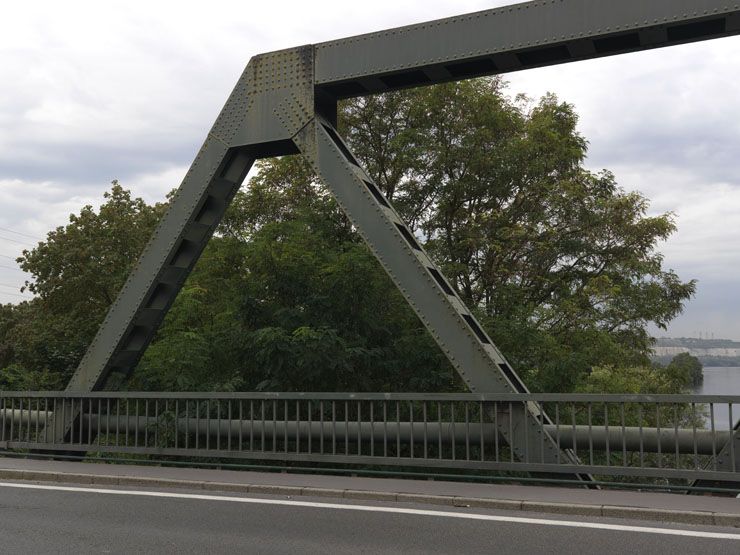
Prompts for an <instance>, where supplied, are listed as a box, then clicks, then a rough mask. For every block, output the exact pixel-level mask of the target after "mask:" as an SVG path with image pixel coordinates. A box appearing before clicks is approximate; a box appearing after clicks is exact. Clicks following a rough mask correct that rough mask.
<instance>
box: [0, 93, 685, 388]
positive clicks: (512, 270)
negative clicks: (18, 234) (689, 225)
mask: <svg viewBox="0 0 740 555" xmlns="http://www.w3.org/2000/svg"><path fill="white" fill-rule="evenodd" d="M340 123H341V127H340V129H341V131H342V133H343V134H344V135H345V136H346V137H347V140H348V142H349V143H350V145H351V147H352V149H353V150H354V152H355V153H356V154H357V156H358V158H359V159H360V160H361V161H362V162H363V163H364V164H365V166H366V167H367V168H368V171H369V172H370V174H371V175H372V176H373V178H374V179H375V180H376V182H377V183H378V185H379V186H380V187H381V189H382V190H383V192H384V193H385V194H386V195H387V197H388V198H389V199H390V200H391V202H393V204H394V206H395V207H396V208H397V209H398V210H399V212H400V213H401V215H402V216H403V217H404V218H405V219H406V221H407V222H408V223H409V225H410V227H411V229H412V230H413V231H414V233H415V234H416V236H417V238H418V239H419V240H420V242H421V243H423V244H424V246H425V248H426V249H427V250H428V252H429V253H430V255H431V256H432V258H434V259H435V260H436V261H437V262H438V263H439V264H440V266H441V267H442V269H443V271H444V273H445V274H446V276H447V277H448V278H449V279H450V281H451V283H452V285H453V287H454V288H455V289H456V290H457V291H458V292H459V293H460V295H461V297H462V298H463V299H464V300H465V302H466V303H467V304H468V306H470V307H471V309H472V310H474V311H476V313H477V314H478V316H479V317H480V318H481V321H482V323H483V325H484V326H485V327H486V329H487V331H488V332H489V333H490V335H491V337H492V338H493V340H494V341H495V342H496V343H497V345H498V346H499V347H500V348H501V350H502V351H503V352H504V353H505V354H506V356H507V357H508V358H509V359H510V361H511V362H512V363H513V365H514V366H515V368H516V369H517V371H518V372H519V373H520V374H521V375H522V377H523V378H524V380H525V382H526V383H527V384H528V385H529V386H530V388H532V389H534V390H546V391H573V390H576V389H578V388H584V387H589V385H588V384H592V385H593V383H595V382H594V379H595V378H594V377H592V374H593V369H594V368H648V367H649V361H648V355H649V350H650V346H651V340H650V337H649V334H648V332H647V327H648V325H649V324H651V323H652V324H654V325H657V326H658V327H662V328H665V326H666V325H667V324H668V323H669V322H670V321H671V320H672V319H673V318H674V317H675V316H676V315H678V314H679V313H680V312H681V310H682V307H683V304H684V303H685V302H686V301H687V300H688V299H689V298H690V297H691V296H692V294H693V292H694V290H695V283H694V282H693V281H689V282H684V281H682V280H681V279H680V278H679V277H678V276H677V275H676V274H675V273H674V272H673V271H671V270H668V269H665V268H664V267H663V259H662V256H661V254H660V252H659V250H658V246H659V244H660V242H661V241H663V240H665V239H666V238H668V237H669V236H670V235H671V234H672V233H673V232H674V231H675V229H676V227H675V222H674V217H673V215H672V214H661V215H648V208H649V203H648V200H647V199H646V198H645V197H643V196H642V195H641V194H639V193H637V192H627V191H625V190H624V189H622V188H621V187H620V186H619V185H618V184H617V182H616V179H615V176H614V175H612V174H611V173H609V172H608V171H602V172H599V173H593V172H591V171H588V170H587V169H586V168H585V160H586V155H587V146H588V145H587V141H586V140H585V138H584V137H582V136H581V135H580V134H579V132H578V130H577V123H578V117H577V115H576V112H575V109H574V108H573V106H571V105H569V104H567V103H563V102H561V101H559V100H558V99H557V98H556V97H554V96H552V95H548V96H546V97H544V98H542V99H540V100H539V101H537V102H533V101H531V100H530V99H527V98H525V97H523V96H518V97H514V98H512V97H510V96H509V95H508V94H507V92H506V87H505V83H504V82H503V81H501V80H500V79H479V80H472V81H467V82H462V83H456V84H449V85H439V86H434V87H428V88H424V89H418V90H412V91H405V92H398V93H389V94H385V95H379V96H372V97H367V98H363V99H357V100H352V101H349V102H347V103H345V104H344V105H343V106H342V108H341V113H340ZM164 208H165V204H160V205H156V206H148V205H147V204H146V203H145V202H143V201H142V200H141V199H134V198H132V197H131V195H130V194H129V193H128V192H127V191H125V190H124V189H123V188H122V187H121V186H120V185H118V184H117V183H114V186H113V188H112V189H111V191H110V192H109V193H107V194H106V199H105V203H104V204H103V205H102V207H101V208H100V209H99V210H98V211H95V210H94V209H93V208H91V207H85V208H84V209H83V210H82V212H81V213H80V214H79V215H76V216H72V217H71V218H70V223H69V224H68V225H67V226H66V227H64V228H58V229H56V230H54V231H52V232H50V233H49V235H48V237H47V240H46V241H45V242H43V243H40V244H39V246H38V247H37V248H35V249H33V250H30V251H27V252H24V254H23V257H22V258H21V259H20V263H21V265H22V268H23V269H24V270H26V271H27V272H29V273H30V274H31V278H30V279H29V281H28V285H27V287H28V288H29V290H31V291H32V292H34V293H36V295H37V297H36V298H35V299H34V300H32V301H30V302H26V303H22V304H20V305H16V306H5V307H2V309H0V387H9V386H11V385H14V386H15V385H17V384H18V383H19V380H21V382H22V380H24V379H26V380H35V381H29V383H32V384H33V385H34V386H36V387H42V386H48V387H55V386H56V387H58V386H59V385H63V383H65V381H66V379H67V378H68V377H69V375H70V374H71V372H72V371H73V369H74V367H75V366H76V364H77V362H78V361H79V359H80V358H81V356H82V354H83V353H84V349H85V347H86V345H87V344H88V343H89V341H90V340H91V339H92V336H93V335H94V333H95V330H96V327H97V325H98V324H99V322H100V321H101V320H102V318H103V316H104V314H105V311H106V308H107V307H108V305H109V304H110V303H111V302H112V300H113V298H114V297H115V294H116V292H117V291H118V289H119V288H120V287H121V285H122V283H123V281H124V279H125V276H126V274H127V272H128V271H129V269H130V267H131V266H132V265H133V263H134V262H135V260H136V258H137V256H138V253H140V252H141V250H142V248H143V246H144V244H145V243H146V241H147V240H148V237H149V234H150V233H151V231H152V229H153V228H154V226H155V225H156V222H157V220H158V218H159V217H160V216H161V214H162V213H163V210H164ZM633 374H634V372H633ZM685 386H686V384H684V385H682V386H681V387H685ZM128 387H131V388H137V389H139V388H141V389H165V390H166V389H178V390H181V389H185V390H195V389H200V390H204V389H236V390H239V389H243V390H251V389H263V390H306V391H310V390H314V391H318V390H325V391H331V390H335V391H338V390H358V391H362V390H365V391H368V390H380V391H386V390H400V391H403V390H406V391H410V390H416V391H425V390H437V391H444V390H456V389H460V388H461V387H462V385H461V382H460V381H459V380H458V378H457V377H456V375H455V373H454V371H453V370H452V367H451V365H450V364H449V363H448V361H447V360H446V359H445V357H444V356H443V354H442V352H441V351H440V350H439V348H438V347H437V346H436V345H435V344H434V342H433V340H432V338H431V336H430V335H429V333H428V332H427V331H426V330H425V329H424V327H423V325H422V324H421V322H420V321H419V319H418V318H417V317H416V316H415V314H414V313H413V312H412V310H411V309H410V307H409V306H408V305H407V304H406V302H405V301H404V299H403V298H402V297H401V295H400V293H399V292H398V291H397V290H396V288H395V287H394V285H393V284H392V282H391V281H390V279H389V277H388V276H387V275H386V274H385V272H384V271H383V269H382V268H381V266H380V265H379V263H378V262H377V261H376V260H375V259H374V257H373V256H372V254H371V253H370V252H369V250H368V249H367V248H366V247H365V245H364V244H363V243H362V240H361V239H360V237H359V235H358V234H357V233H356V232H355V230H354V229H353V227H352V225H351V224H350V222H349V221H348V220H347V219H346V218H345V217H344V216H343V214H342V213H341V211H340V210H339V208H338V206H337V204H336V203H335V202H334V200H333V199H332V197H331V196H330V195H329V194H328V192H327V190H326V189H325V188H324V187H323V186H322V185H321V184H320V183H318V181H317V179H316V177H315V176H314V175H313V173H312V171H311V170H310V168H309V167H308V166H307V165H306V164H305V163H304V162H303V161H302V160H301V159H300V158H296V157H285V158H280V159H271V160H266V161H263V162H261V163H260V164H259V172H258V174H257V175H256V176H255V177H254V178H253V179H251V181H250V183H249V186H247V187H244V188H243V190H242V191H241V192H239V193H238V194H237V196H236V198H235V200H234V202H233V203H232V205H231V207H230V208H229V210H228V212H227V214H226V217H225V218H224V221H223V222H222V224H221V225H220V227H219V230H218V232H217V235H216V236H215V237H214V239H213V240H212V241H211V243H210V244H209V246H208V247H207V248H206V251H205V253H204V255H203V257H202V259H201V260H200V261H199V262H198V264H197V266H196V269H195V271H194V272H193V274H192V275H191V276H190V278H189V279H188V281H187V283H186V285H185V287H184V289H183V291H182V293H181V294H180V295H179V297H178V299H177V301H176V302H175V304H174V306H173V307H172V309H171V311H170V313H169V315H168V316H167V318H166V320H165V323H164V325H163V327H162V328H161V330H160V331H159V333H158V334H157V337H156V338H155V341H154V342H153V343H152V345H151V346H150V348H149V349H148V350H147V352H146V354H145V356H144V358H143V359H142V361H141V363H140V364H139V367H138V368H137V371H136V372H135V374H134V377H133V380H132V382H131V383H130V384H129V385H128Z"/></svg>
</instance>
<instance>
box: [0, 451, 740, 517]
mask: <svg viewBox="0 0 740 555" xmlns="http://www.w3.org/2000/svg"><path fill="white" fill-rule="evenodd" d="M0 480H5V481H19V480H23V481H36V482H61V483H74V484H89V485H98V486H100V485H105V486H111V485H116V486H136V487H142V486H144V487H149V488H188V489H199V490H200V489H205V490H209V491H228V492H232V493H234V492H241V493H250V494H267V495H283V496H291V497H293V496H306V497H330V498H343V499H360V500H377V501H396V502H404V503H421V504H434V505H448V506H467V507H481V508H494V509H509V510H515V511H529V512H539V513H553V514H568V515H583V516H606V517H616V518H632V519H643V520H653V521H662V522H682V523H687V524H705V525H706V524H716V525H722V526H736V527H740V500H739V499H735V498H728V497H712V496H701V495H683V494H671V493H655V492H637V491H620V490H589V489H585V488H575V487H574V488H563V487H546V486H530V485H527V486H523V485H508V484H479V483H468V482H452V481H441V480H411V479H396V478H366V477H353V476H332V475H318V474H293V473H277V472H252V471H239V470H217V469H203V468H183V467H162V466H145V465H122V464H104V463H87V462H65V461H48V460H31V459H20V458H10V457H0Z"/></svg>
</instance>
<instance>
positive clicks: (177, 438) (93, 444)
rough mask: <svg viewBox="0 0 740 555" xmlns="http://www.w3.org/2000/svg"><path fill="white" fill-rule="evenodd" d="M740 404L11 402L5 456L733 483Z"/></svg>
mask: <svg viewBox="0 0 740 555" xmlns="http://www.w3.org/2000/svg"><path fill="white" fill-rule="evenodd" d="M738 404H740V396H696V395H662V396H652V395H578V394H526V395H522V394H382V393H376V394H364V393H363V394H352V393H336V394H335V393H139V392H136V393H133V392H96V393H84V394H78V393H68V392H0V449H6V450H17V449H29V450H44V451H52V452H53V451H64V452H70V451H82V452H90V451H92V452H99V453H104V452H111V453H137V454H149V455H171V456H181V457H209V458H223V459H245V460H278V461H304V462H324V463H340V464H361V465H368V464H371V465H384V466H385V465H387V466H406V467H436V468H448V469H453V468H456V469H477V470H490V471H521V472H536V473H548V474H557V473H569V474H573V473H579V474H586V473H589V474H593V475H600V476H634V477H640V476H641V477H650V478H664V479H671V478H676V479H684V480H686V479H688V480H703V481H711V482H733V481H740V471H739V470H740V465H739V464H738V463H739V462H740V461H738V460H737V457H740V452H737V457H736V451H737V450H738V449H740V443H738V439H739V438H740V432H738V430H737V429H736V426H735V416H734V415H733V410H734V412H735V414H737V412H738V411H737V410H736V405H738ZM524 405H527V406H528V407H527V408H529V409H530V410H521V409H522V408H523V407H524ZM513 414H517V415H524V418H534V419H535V420H536V422H537V424H539V426H540V428H539V429H538V430H537V435H538V437H537V438H535V439H534V440H533V441H529V442H525V444H526V445H531V446H534V447H536V446H537V445H538V443H541V445H542V448H541V449H537V448H532V449H531V450H525V451H524V453H523V456H519V457H515V455H514V453H513V452H512V451H511V450H510V449H509V448H508V446H507V445H506V442H505V439H504V438H505V437H506V436H513V435H514V434H515V433H518V432H521V433H527V429H531V427H529V426H526V425H522V426H521V430H516V428H517V427H518V426H519V425H521V423H520V422H517V421H516V419H514V418H509V416H510V415H513ZM533 414H534V415H540V416H532V415H533ZM545 414H548V415H549V418H548V417H546V416H544V415H545ZM71 415H74V417H75V420H74V424H73V426H72V428H71V431H65V430H69V428H68V427H67V428H65V427H64V426H60V425H59V424H60V423H63V422H65V421H68V420H69V419H70V416H71ZM60 430H61V431H60ZM547 436H549V437H550V438H552V440H553V441H554V443H555V444H556V445H557V446H558V447H559V448H560V450H561V451H562V455H563V456H562V457H558V460H557V463H556V464H553V463H545V461H544V457H543V455H542V453H544V445H545V442H546V437H547ZM530 439H531V438H530ZM574 461H577V462H578V463H580V464H574Z"/></svg>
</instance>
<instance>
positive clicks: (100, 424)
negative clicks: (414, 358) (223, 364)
mask: <svg viewBox="0 0 740 555" xmlns="http://www.w3.org/2000/svg"><path fill="white" fill-rule="evenodd" d="M52 416H53V414H52V413H51V411H48V412H45V411H38V412H36V411H30V414H29V411H27V410H23V411H20V410H18V409H2V410H0V418H4V421H5V422H6V428H7V427H9V425H10V421H11V420H12V421H13V424H14V426H18V425H19V424H21V425H23V426H26V425H28V422H29V421H30V423H31V426H33V427H34V428H35V427H36V425H37V423H38V425H39V427H40V429H43V426H44V423H45V422H51V421H52ZM157 423H158V421H157V419H156V418H153V417H144V416H138V417H137V416H130V415H129V416H126V415H121V416H119V417H118V418H116V416H115V415H110V416H107V415H103V416H101V417H99V416H98V415H96V414H83V416H82V424H83V427H84V428H85V429H87V427H88V426H91V427H92V429H93V430H94V431H96V432H97V431H98V430H100V431H101V432H102V433H106V432H107V433H115V432H116V431H118V432H119V433H121V432H124V433H125V432H126V431H127V430H128V432H129V434H131V433H136V432H137V431H138V432H139V434H142V433H143V432H144V431H145V430H146V429H147V428H149V429H153V428H154V427H155V426H157V425H158V424H157ZM174 424H176V425H177V431H178V433H189V434H196V433H197V434H199V435H202V436H205V435H210V436H214V437H215V436H219V435H220V436H222V437H228V436H231V437H232V438H239V437H241V438H242V440H243V441H249V439H250V438H253V439H254V440H256V441H260V440H261V438H262V436H263V434H264V437H265V438H266V439H267V440H268V441H269V440H271V439H272V437H273V434H274V436H275V437H276V438H277V439H278V440H284V439H285V438H286V436H287V438H288V440H289V441H294V440H295V439H296V437H297V438H299V439H300V440H301V441H303V440H307V439H308V438H309V436H310V437H311V439H312V440H314V441H321V439H322V437H323V440H324V442H331V441H332V440H333V439H336V440H337V441H340V442H341V441H349V442H352V443H355V442H357V441H358V439H359V440H360V441H370V440H371V438H372V440H373V441H375V442H383V441H387V442H389V443H395V442H397V441H400V442H401V443H403V444H409V443H411V441H412V439H413V441H414V443H415V444H422V443H423V441H424V437H425V436H426V439H427V443H428V445H437V444H439V443H440V442H441V443H442V444H443V445H445V446H448V445H450V444H451V443H452V441H453V438H454V441H455V443H456V444H457V445H465V444H466V440H467V442H468V443H469V444H470V445H476V446H477V445H480V443H481V441H483V442H484V443H486V444H493V443H494V442H495V441H496V440H497V439H498V438H499V437H500V436H499V435H498V434H497V433H496V430H495V429H494V426H493V425H491V424H488V425H483V426H481V425H480V424H479V423H469V424H465V423H464V422H463V423H460V422H457V423H454V424H453V423H452V422H426V423H425V422H413V423H411V422H386V423H384V422H382V421H381V422H367V421H363V422H357V421H354V422H346V421H339V422H330V421H329V422H327V421H325V422H308V421H298V422H296V421H295V420H292V421H290V420H289V421H287V422H286V421H281V420H275V421H272V420H265V421H262V420H234V419H232V420H228V419H204V418H192V417H190V418H187V419H186V418H178V419H176V420H168V421H166V422H164V421H160V422H159V426H160V429H161V427H162V426H165V427H170V426H173V425H174ZM544 429H545V432H546V433H548V434H549V435H550V436H551V437H552V438H553V440H555V441H556V442H558V441H559V443H560V445H561V447H562V448H563V449H572V448H573V446H574V441H575V447H576V449H577V450H579V451H582V450H589V449H591V448H592V449H594V450H595V451H604V450H605V449H606V446H607V444H608V445H609V449H610V451H611V452H614V453H618V452H622V450H625V451H628V452H634V451H636V452H639V451H643V452H646V453H657V452H658V449H659V447H660V451H661V452H662V453H664V454H671V453H675V452H676V447H678V452H679V453H681V454H693V453H694V452H696V454H698V455H712V454H716V453H719V451H720V450H721V449H722V447H724V445H725V444H726V443H727V442H728V441H729V439H730V432H729V431H727V430H715V431H714V432H712V431H710V430H702V429H696V430H694V429H685V428H679V429H678V430H676V429H674V428H661V429H660V430H658V429H657V428H640V427H637V426H627V427H625V428H622V427H621V426H610V427H609V428H608V429H607V428H606V427H604V426H591V427H589V426H575V427H574V426H566V425H561V426H560V427H559V430H558V427H557V426H555V425H551V424H546V425H545V426H544ZM500 441H501V443H503V438H500ZM676 443H678V445H676Z"/></svg>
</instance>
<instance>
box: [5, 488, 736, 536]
mask: <svg viewBox="0 0 740 555" xmlns="http://www.w3.org/2000/svg"><path fill="white" fill-rule="evenodd" d="M0 487H4V488H18V489H35V490H49V491H67V492H78V493H98V494H107V495H130V496H137V497H164V498H169V499H196V500H200V501H225V502H228V503H250V504H254V505H282V506H287V507H311V508H317V509H334V510H344V511H365V512H370V513H393V514H404V515H420V516H436V517H444V518H462V519H468V520H487V521H490V522H510V523H517V524H536V525H541V526H561V527H567V528H591V529H594V530H612V531H616V532H639V533H645V534H663V535H666V536H687V537H692V538H711V539H721V540H740V534H728V533H720V532H704V531H701V530H679V529H675V528H654V527H649V526H625V525H621V524H605V523H599V522H575V521H570V520H550V519H545V518H524V517H516V516H498V515H486V514H475V513H463V512H460V513H457V512H450V511H429V510H424V509H404V508H401V507H380V506H373V505H345V504H341V503H314V502H311V501H291V500H287V499H258V498H253V497H232V496H225V495H200V494H193V493H172V492H162V491H139V490H120V489H100V488H78V487H72V486H46V485H41V484H18V483H8V482H0Z"/></svg>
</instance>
